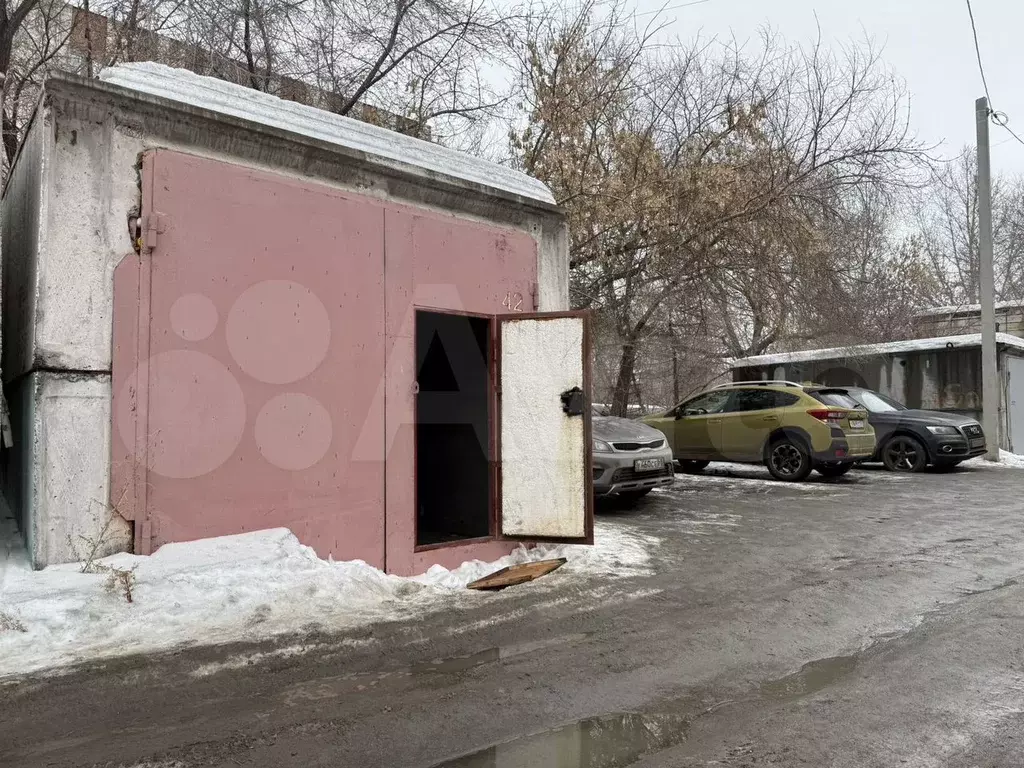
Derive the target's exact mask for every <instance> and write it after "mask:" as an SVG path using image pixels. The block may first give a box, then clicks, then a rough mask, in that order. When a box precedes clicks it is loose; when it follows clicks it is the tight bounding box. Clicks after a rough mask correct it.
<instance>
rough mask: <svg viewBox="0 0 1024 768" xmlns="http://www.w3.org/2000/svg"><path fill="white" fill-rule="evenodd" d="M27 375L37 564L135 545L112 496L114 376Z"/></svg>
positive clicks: (31, 528) (31, 537)
mask: <svg viewBox="0 0 1024 768" xmlns="http://www.w3.org/2000/svg"><path fill="white" fill-rule="evenodd" d="M25 380H26V382H27V386H26V387H25V391H24V396H25V397H26V398H27V402H22V403H19V406H20V408H21V409H22V410H23V412H24V413H25V415H26V416H27V417H28V434H27V435H26V438H27V441H26V444H25V445H24V446H23V448H24V450H26V451H27V453H28V456H29V457H30V462H29V468H28V469H29V472H28V475H27V477H26V479H27V480H28V484H29V490H28V493H29V496H30V499H29V500H30V501H31V504H32V515H31V517H30V520H29V521H28V525H27V530H26V533H27V540H28V541H27V544H28V547H29V553H30V556H31V557H32V563H33V565H34V566H35V567H37V568H42V567H45V566H47V565H50V564H53V563H59V562H67V561H69V560H78V559H81V558H83V557H85V556H86V555H87V554H88V553H90V552H92V551H93V550H94V547H95V554H96V555H97V556H103V555H107V554H110V553H112V552H118V551H122V550H124V549H127V548H130V546H131V529H130V526H129V524H128V523H127V522H126V521H125V520H123V519H122V518H121V517H120V516H119V515H117V514H115V513H114V512H113V511H112V510H111V509H110V508H109V504H108V500H109V493H110V490H109V479H110V471H109V464H110V377H109V376H108V375H75V374H64V373H51V372H35V373H31V374H29V375H28V376H27V377H25Z"/></svg>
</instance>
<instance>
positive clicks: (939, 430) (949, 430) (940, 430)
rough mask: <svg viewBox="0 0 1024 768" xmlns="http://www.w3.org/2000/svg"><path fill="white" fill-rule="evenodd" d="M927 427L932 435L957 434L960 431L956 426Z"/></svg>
mask: <svg viewBox="0 0 1024 768" xmlns="http://www.w3.org/2000/svg"><path fill="white" fill-rule="evenodd" d="M927 429H928V431H929V432H931V433H932V434H933V435H959V434H960V432H959V431H958V430H957V428H956V427H939V426H935V427H932V426H929V427H928V428H927Z"/></svg>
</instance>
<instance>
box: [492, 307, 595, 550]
mask: <svg viewBox="0 0 1024 768" xmlns="http://www.w3.org/2000/svg"><path fill="white" fill-rule="evenodd" d="M495 326H496V339H495V353H496V354H495V359H496V371H495V375H496V383H497V386H496V391H497V398H498V407H497V412H498V419H497V434H496V443H497V446H496V449H497V457H498V461H497V482H496V491H497V493H496V496H497V504H496V506H497V518H498V530H499V532H500V535H501V536H502V537H505V538H528V539H532V540H535V541H536V540H545V541H546V540H552V541H573V542H579V543H593V540H594V489H593V473H592V471H591V459H592V452H593V442H592V439H591V434H590V317H589V314H588V313H586V312H545V313H529V314H526V313H524V314H517V315H512V316H509V315H503V316H500V317H498V318H497V322H496V324H495Z"/></svg>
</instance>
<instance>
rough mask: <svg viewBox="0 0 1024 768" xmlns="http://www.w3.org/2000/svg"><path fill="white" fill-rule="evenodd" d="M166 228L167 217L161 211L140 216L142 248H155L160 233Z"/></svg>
mask: <svg viewBox="0 0 1024 768" xmlns="http://www.w3.org/2000/svg"><path fill="white" fill-rule="evenodd" d="M166 229H167V217H166V216H164V215H163V214H162V213H151V214H149V215H148V216H143V217H142V250H144V251H152V250H153V249H154V248H156V245H157V241H158V240H159V237H160V233H161V232H164V231H166Z"/></svg>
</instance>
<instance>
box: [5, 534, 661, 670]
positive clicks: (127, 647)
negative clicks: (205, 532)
mask: <svg viewBox="0 0 1024 768" xmlns="http://www.w3.org/2000/svg"><path fill="white" fill-rule="evenodd" d="M595 540H596V542H597V543H596V546H594V547H584V546H541V547H537V548H535V549H531V550H526V549H524V548H520V549H518V550H517V551H516V552H514V553H513V554H512V555H510V556H508V557H506V558H503V559H502V560H499V561H497V562H494V563H480V562H473V563H466V564H465V565H463V566H462V567H461V568H458V569H456V570H454V571H448V570H445V569H443V568H437V567H435V568H433V569H431V570H430V571H429V572H428V573H426V574H424V575H422V576H419V577H416V578H411V579H410V578H401V577H398V576H390V575H388V574H385V573H383V572H381V571H379V570H377V569H376V568H373V567H371V566H369V565H367V564H366V563H363V562H359V561H354V562H343V563H335V562H329V561H325V560H321V559H319V558H318V557H317V556H316V553H315V552H314V551H313V550H312V549H310V548H309V547H306V546H303V545H302V544H300V543H299V541H298V540H297V539H296V538H295V536H294V535H293V534H292V533H291V532H290V531H288V530H287V529H274V530H268V531H259V532H255V533H246V534H240V535H237V536H223V537H220V538H216V539H205V540H202V541H195V542H188V543H182V544H167V545H165V546H163V547H161V548H160V549H159V550H157V551H156V552H155V553H154V554H153V555H150V556H138V555H130V554H119V555H113V556H111V557H108V558H104V559H103V560H100V561H97V562H96V563H95V564H93V567H92V569H91V570H92V571H93V572H90V573H83V572H82V565H81V564H72V565H59V566H51V567H49V568H46V569H44V570H42V571H32V570H31V569H30V568H29V566H28V562H27V558H25V557H24V553H23V552H22V551H19V550H18V549H17V547H16V546H15V547H12V548H11V549H10V550H8V551H7V553H6V555H5V556H4V561H3V564H2V570H0V616H3V617H4V621H3V624H2V625H0V677H2V676H4V675H11V674H17V673H24V672H31V671H34V670H39V669H44V668H47V667H54V666H61V665H67V664H72V663H75V662H79V661H85V660H89V659H97V658H103V657H109V656H117V655H122V654H128V653H141V652H152V651H161V650H167V649H171V648H174V647H178V646H185V645H215V644H219V643H227V642H233V641H239V640H247V641H253V640H261V639H265V638H267V637H271V636H273V635H278V634H283V633H289V632H299V631H304V630H313V629H318V630H324V631H331V630H340V629H345V628H351V627H354V626H358V625H365V624H369V623H373V622H380V621H393V620H398V619H403V618H408V617H411V616H414V615H417V614H424V613H428V612H431V611H432V610H439V609H441V608H444V609H446V610H451V609H452V607H453V602H452V600H453V590H459V592H458V593H456V595H457V597H458V598H461V599H462V600H463V601H464V602H465V604H466V605H479V602H480V601H481V600H486V599H487V598H488V595H486V594H483V593H477V592H472V591H470V590H464V589H463V588H464V587H465V585H466V584H467V583H468V582H470V581H472V580H473V579H475V578H478V577H480V576H483V575H486V574H488V573H492V572H493V571H495V570H497V569H499V568H502V567H504V566H506V565H511V564H513V563H521V562H526V561H529V560H540V559H545V558H550V557H567V558H569V563H568V564H567V565H566V566H564V567H563V568H562V569H561V570H560V571H558V572H556V573H554V574H552V575H550V576H548V577H545V578H546V579H558V578H564V576H565V575H566V574H572V573H574V572H576V573H579V572H582V571H584V570H586V571H587V572H589V573H595V572H596V573H600V574H606V575H612V574H618V575H630V574H637V573H641V572H643V570H644V565H645V564H646V562H647V560H648V558H649V553H648V551H649V549H650V548H651V546H653V545H654V544H655V543H656V542H657V540H656V539H651V538H649V537H642V536H638V535H636V534H632V533H630V532H628V531H626V530H624V529H623V527H622V526H618V525H611V524H599V525H598V526H597V530H596V532H595ZM4 554H5V553H4V551H2V550H0V555H4ZM120 574H129V575H127V576H121V575H120ZM125 581H127V582H129V583H130V587H131V598H132V601H131V602H128V600H127V595H126V590H125V583H124V582H125ZM457 605H458V603H457V602H456V603H455V607H457Z"/></svg>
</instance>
